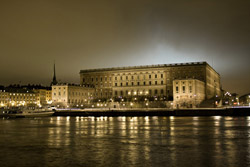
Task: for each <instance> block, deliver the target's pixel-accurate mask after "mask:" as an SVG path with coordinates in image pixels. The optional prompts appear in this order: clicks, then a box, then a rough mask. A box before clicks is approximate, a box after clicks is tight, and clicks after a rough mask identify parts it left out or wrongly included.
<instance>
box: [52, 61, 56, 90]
mask: <svg viewBox="0 0 250 167" xmlns="http://www.w3.org/2000/svg"><path fill="white" fill-rule="evenodd" d="M56 84H57V80H56V63H55V62H54V75H53V80H52V82H51V85H56Z"/></svg>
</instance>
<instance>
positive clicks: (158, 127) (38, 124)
mask: <svg viewBox="0 0 250 167" xmlns="http://www.w3.org/2000/svg"><path fill="white" fill-rule="evenodd" d="M0 127H1V129H0V132H1V133H0V146H1V149H0V166H1V167H2V166H17V164H18V166H232V167H234V166H248V165H250V164H249V162H250V117H217V116H216V117H48V118H37V119H1V120H0Z"/></svg>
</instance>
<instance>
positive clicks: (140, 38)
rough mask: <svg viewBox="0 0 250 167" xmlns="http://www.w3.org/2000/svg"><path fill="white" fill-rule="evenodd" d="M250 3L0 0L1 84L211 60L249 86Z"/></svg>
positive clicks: (228, 77) (239, 86) (240, 87)
mask: <svg viewBox="0 0 250 167" xmlns="http://www.w3.org/2000/svg"><path fill="white" fill-rule="evenodd" d="M249 18H250V1H235V0H203V1H200V0H199V1H198V0H189V1H186V0H156V1H155V0H133V1H132V0H126V1H125V0H99V1H97V0H96V1H93V0H72V1H66V0H60V1H59V0H41V1H32V0H26V1H25V0H23V1H19V0H12V1H9V0H8V1H7V0H6V1H4V0H3V1H1V2H0V20H1V26H0V39H1V40H0V55H1V61H0V69H1V70H0V76H1V81H0V84H10V83H17V82H19V81H22V83H28V82H32V83H43V84H48V83H49V82H50V81H51V78H52V68H53V61H54V60H56V64H57V74H58V78H60V79H61V80H62V81H69V82H78V81H79V75H78V73H79V71H80V69H87V68H101V67H113V66H129V65H144V64H162V63H164V64H167V63H178V62H190V61H207V62H208V63H210V64H211V65H212V66H213V67H214V68H215V69H216V70H217V71H218V72H219V73H220V74H221V78H222V83H223V87H224V89H227V90H229V91H233V92H239V93H241V94H242V93H246V92H250V89H249V86H248V85H249V84H250V78H249V72H250V67H249V65H248V62H249V54H250V22H249Z"/></svg>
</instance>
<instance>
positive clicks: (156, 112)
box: [54, 108, 250, 117]
mask: <svg viewBox="0 0 250 167" xmlns="http://www.w3.org/2000/svg"><path fill="white" fill-rule="evenodd" d="M54 116H97V117H101V116H112V117H117V116H250V108H205V109H204V108H202V109H165V108H155V109H154V108H151V109H149V108H139V109H131V108H130V109H117V108H112V109H83V110H77V109H71V110H70V109H69V110H67V109H65V110H57V111H55V113H54Z"/></svg>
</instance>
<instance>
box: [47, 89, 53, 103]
mask: <svg viewBox="0 0 250 167" xmlns="http://www.w3.org/2000/svg"><path fill="white" fill-rule="evenodd" d="M46 103H47V104H51V103H52V91H51V90H46Z"/></svg>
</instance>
